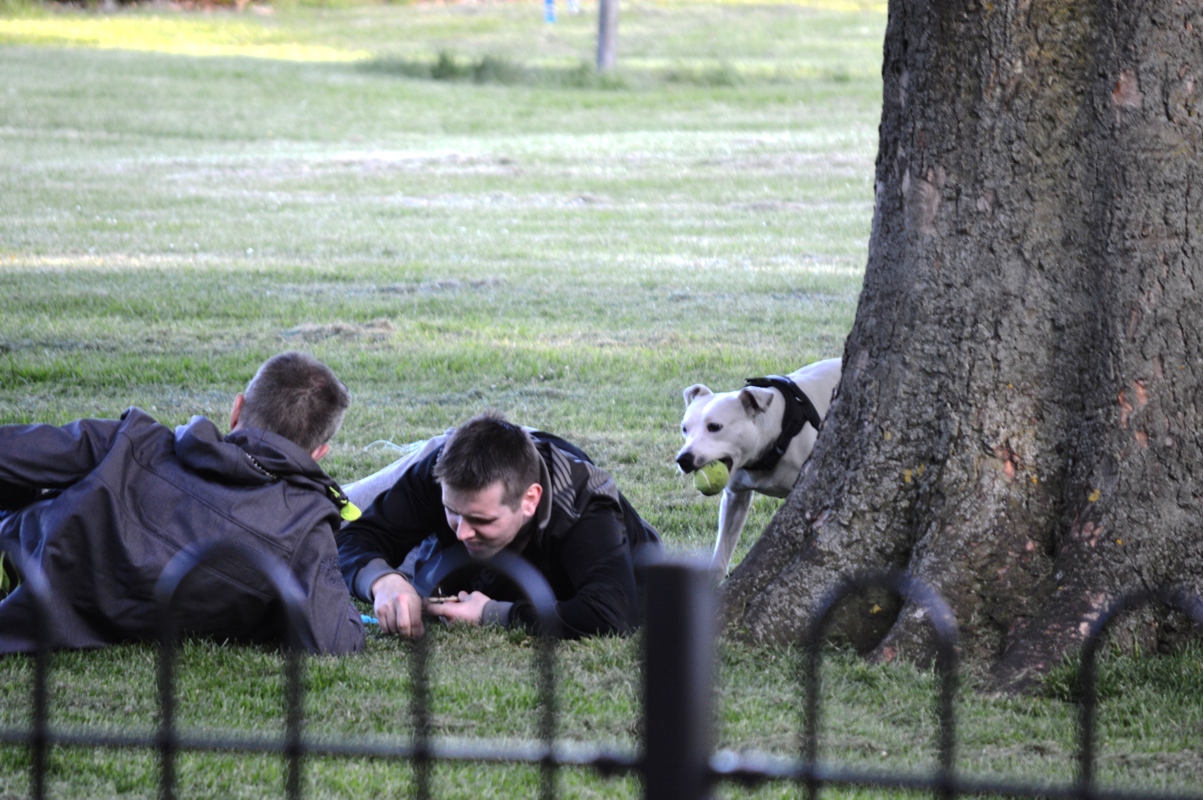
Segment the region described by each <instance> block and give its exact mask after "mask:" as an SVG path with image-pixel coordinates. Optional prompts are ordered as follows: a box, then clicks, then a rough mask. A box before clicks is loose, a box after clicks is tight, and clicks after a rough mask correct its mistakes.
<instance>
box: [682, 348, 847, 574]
mask: <svg viewBox="0 0 1203 800" xmlns="http://www.w3.org/2000/svg"><path fill="white" fill-rule="evenodd" d="M839 382H840V360H839V359H838V358H832V359H827V360H826V361H816V362H815V363H813V364H809V365H807V366H805V367H803V368H802V369H800V370H798V371H797V372H795V373H793V374H791V375H788V376H785V377H782V376H780V375H775V376H770V377H769V378H758V379H749V380H748V385H746V386H744V388H743V389H740V390H739V391H735V392H721V393H719V394H715V393H714V392H712V391H710V389H708V388H707V387H705V386H703V385H701V384H700V383H699V384H694V385H693V386H690V387H689V388H688V389H686V390H685V417H684V419H682V420H681V433H683V434H684V435H685V446H684V447H682V448H681V452H679V453H677V465H678V466H680V468H681V471H682V472H685V473H687V474H688V473H690V472H693V471H694V470H697V469H701V468H702V467H704V466H706V465H707V464H709V463H711V462H712V461H722V462H723V463H724V464H725V465H726V466H727V470H728V472H729V473H730V477H729V479H728V480H727V486H726V488H724V489H723V499H722V502H721V504H720V505H719V512H718V541H717V542H715V545H714V556H713V558H712V559H711V562H710V566H711V568H713V569H714V570H716V571H717V572H718V574H719V575H725V574H726V573H727V569H728V567H729V566H730V564H731V554H732V553H733V552H734V551H735V545H736V544H737V543H738V542H739V535H740V533H741V532H742V531H743V527H744V522H745V521H746V520H747V518H748V508H749V506H751V504H752V492H753V491H757V492H760V493H761V494H767V495H770V496H772V497H785V496H786V495H787V494H789V492H790V490H791V489H792V488H793V487H794V483H795V482H797V480H798V473H799V472H800V471H801V470H802V464H803V463H804V462H805V461H806V459H807V458H808V457H809V456H810V451H811V450H812V449H813V448H814V446H815V437H817V436H818V434H819V431H818V428H819V425H821V424H822V419H823V418H824V417H825V416H826V415H827V409H828V407H829V406H830V405H831V397H832V394H833V393H834V392H835V389H836V386H838V385H839ZM808 406H809V407H808Z"/></svg>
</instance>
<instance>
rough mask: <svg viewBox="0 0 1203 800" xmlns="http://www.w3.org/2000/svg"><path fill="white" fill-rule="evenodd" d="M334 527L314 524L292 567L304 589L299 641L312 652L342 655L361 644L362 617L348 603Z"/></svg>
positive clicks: (359, 648) (360, 649) (356, 651)
mask: <svg viewBox="0 0 1203 800" xmlns="http://www.w3.org/2000/svg"><path fill="white" fill-rule="evenodd" d="M332 534H333V531H332V530H331V528H330V527H329V524H328V523H322V524H321V525H319V526H318V527H316V528H314V529H313V530H312V531H310V532H309V534H308V535H307V536H306V537H305V538H304V540H303V541H302V542H301V545H300V547H299V548H298V551H297V553H296V554H295V555H294V557H293V571H294V574H296V576H297V579H298V580H299V581H300V583H301V588H302V589H303V590H304V591H305V607H304V611H305V621H306V622H307V623H308V625H309V630H308V631H306V632H303V635H302V639H303V642H302V644H303V645H304V647H305V649H306V650H308V651H309V652H311V653H324V654H327V655H345V654H348V653H358V652H361V651H362V650H363V647H364V640H365V637H364V630H363V619H362V618H361V617H360V614H359V610H358V609H357V608H355V606H354V605H353V604H352V603H351V598H350V596H349V595H348V594H347V586H346V584H345V583H343V579H342V575H341V574H339V570H338V555H337V552H336V551H335V546H334V537H333V535H332Z"/></svg>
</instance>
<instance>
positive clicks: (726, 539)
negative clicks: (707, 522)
mask: <svg viewBox="0 0 1203 800" xmlns="http://www.w3.org/2000/svg"><path fill="white" fill-rule="evenodd" d="M751 507H752V493H751V492H750V491H742V492H736V491H732V490H731V487H727V488H726V489H723V499H722V501H721V502H720V503H719V507H718V541H716V542H715V543H714V557H713V558H711V559H710V568H711V569H712V570H714V571H715V572H716V573H718V576H719V577H720V578H721V577H724V576H726V574H727V569H728V567H730V566H731V554H732V553H734V552H735V545H737V544H739V535H740V533H742V532H743V529H744V522H746V521H747V519H748V509H749V508H751Z"/></svg>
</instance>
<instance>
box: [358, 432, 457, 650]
mask: <svg viewBox="0 0 1203 800" xmlns="http://www.w3.org/2000/svg"><path fill="white" fill-rule="evenodd" d="M439 452H440V450H435V451H433V452H431V453H430V454H429V455H428V456H427V457H426V458H424V459H422V460H421V461H418V462H416V463H415V464H414V465H413V466H412V467H410V468H409V469H407V470H406V471H405V472H404V473H402V475H401V477H400V478H398V480H397V482H396V483H395V484H393V486H392V487H391V488H390V489H388V490H387V491H386V492H384V493H383V494H381V495H380V496H379V497H377V498H376V500H375V501H374V502H373V503H372V505H371V506H369V507H368V509H367V510H366V511H365V512H364V514H363V516H362V517H360V518H359V519H358V520H356V521H355V522H351V523H348V524H347V525H346V526H345V527H343V529H342V530H341V531H339V533H338V559H339V566H340V567H341V569H342V573H343V578H344V579H345V581H346V583H347V586H348V587H349V588H350V589H351V592H352V593H353V594H354V595H355V596H357V597H359V598H360V599H362V600H366V601H368V602H370V603H372V604H373V608H374V610H375V612H376V618H377V619H378V620H379V621H380V629H381V630H382V631H384V632H385V633H399V634H402V635H405V636H420V635H421V634H422V604H421V599H420V598H419V597H418V593H417V592H416V591H415V590H414V588H413V587H412V586H411V585H410V584H409V581H407V580H405V578H404V577H402V575H401V574H400V573H399V572H398V571H397V567H398V566H400V564H401V562H402V561H404V560H405V556H406V555H407V554H408V553H409V551H410V550H412V549H413V548H415V547H417V546H418V545H419V544H421V543H422V541H423V540H424V539H425V538H426V537H427V536H429V535H430V534H431V533H434V532H436V531H439V530H442V529H446V527H447V519H446V517H445V515H444V514H443V500H442V494H441V492H440V491H439V486H438V482H437V481H436V480H435V478H434V464H435V462H436V461H437V459H438V454H439Z"/></svg>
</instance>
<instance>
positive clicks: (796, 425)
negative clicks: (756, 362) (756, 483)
mask: <svg viewBox="0 0 1203 800" xmlns="http://www.w3.org/2000/svg"><path fill="white" fill-rule="evenodd" d="M744 386H753V387H756V388H758V389H776V390H778V391H779V392H781V394H782V395H784V396H785V415H784V416H783V417H782V419H781V434H780V435H779V436H778V437H777V440H776V441H775V442H773V444H772V445H771V446H770V447H769V449H768V450H765V451H764V452H763V453H761V454H760V457H759V458H757V459H756V460H755V461H753V462H752V463H750V464H745V465H744V467H743V468H744V469H747V470H752V471H754V472H768V471H771V470H773V469H776V467H777V464H778V463H779V462H780V461H781V457H782V456H784V455H785V451H786V450H788V449H789V443H790V441H791V440H793V438H794V437H795V436H797V435H798V434H799V433H801V432H802V429H803V428H804V427H806V423H808V422H809V423H810V426H811V427H812V428H814V429H815V431H816V432H817V431H818V430H819V426H821V425H822V424H823V419H822V418H821V417H820V416H819V412H818V411H817V410H815V405H814V403H812V402H810V398H809V397H807V396H806V392H804V391H802V388H801V387H800V386H798V384H796V383H794V382H793V381H791V380H790V379H789V378H786V377H784V376H782V375H769V376H768V377H765V378H748V379H747V380H746V381H744Z"/></svg>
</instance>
